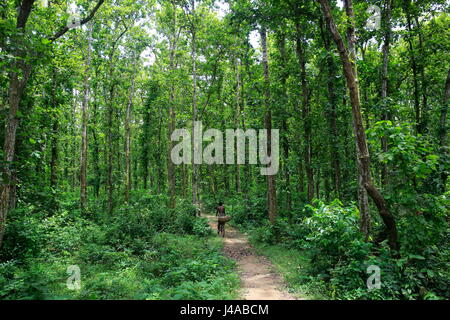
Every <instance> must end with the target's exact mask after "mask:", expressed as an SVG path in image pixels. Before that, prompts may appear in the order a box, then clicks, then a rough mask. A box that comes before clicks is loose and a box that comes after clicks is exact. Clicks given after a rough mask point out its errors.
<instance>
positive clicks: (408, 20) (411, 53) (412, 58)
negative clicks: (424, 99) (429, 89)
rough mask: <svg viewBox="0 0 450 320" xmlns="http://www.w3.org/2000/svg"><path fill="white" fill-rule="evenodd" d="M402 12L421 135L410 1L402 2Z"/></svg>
mask: <svg viewBox="0 0 450 320" xmlns="http://www.w3.org/2000/svg"><path fill="white" fill-rule="evenodd" d="M404 10H405V13H406V27H407V31H408V34H407V36H406V40H407V42H408V45H409V58H410V63H411V68H412V71H413V84H414V111H415V117H416V119H415V120H416V132H417V133H422V127H421V122H422V116H421V110H420V101H419V81H418V70H417V69H418V67H417V61H416V54H415V52H414V46H413V43H412V33H413V30H412V23H411V14H410V0H404Z"/></svg>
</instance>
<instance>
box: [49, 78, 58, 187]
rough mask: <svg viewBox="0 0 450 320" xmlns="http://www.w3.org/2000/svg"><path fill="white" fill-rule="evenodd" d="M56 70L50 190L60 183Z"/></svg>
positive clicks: (53, 89)
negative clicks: (58, 172)
mask: <svg viewBox="0 0 450 320" xmlns="http://www.w3.org/2000/svg"><path fill="white" fill-rule="evenodd" d="M56 77H57V76H56V70H55V69H53V79H52V82H53V83H52V89H51V90H52V91H51V104H52V105H51V108H52V109H53V110H55V112H54V113H53V115H52V136H51V158H50V188H52V189H53V190H55V189H56V185H57V183H58V174H57V171H58V116H57V112H56V110H57V107H56V87H57V79H56Z"/></svg>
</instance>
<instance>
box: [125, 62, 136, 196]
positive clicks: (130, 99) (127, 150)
mask: <svg viewBox="0 0 450 320" xmlns="http://www.w3.org/2000/svg"><path fill="white" fill-rule="evenodd" d="M136 60H137V59H136V58H133V75H132V76H131V87H130V93H129V96H128V104H127V111H126V116H125V201H126V202H129V201H130V191H131V183H132V182H131V126H130V122H131V108H132V107H133V96H134V81H135V77H136Z"/></svg>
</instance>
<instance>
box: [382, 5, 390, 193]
mask: <svg viewBox="0 0 450 320" xmlns="http://www.w3.org/2000/svg"><path fill="white" fill-rule="evenodd" d="M384 11H385V13H384V16H385V17H384V20H383V21H384V29H385V30H384V42H383V49H382V52H383V66H382V69H381V103H382V105H383V114H382V117H381V119H382V120H384V121H386V120H389V118H390V117H389V104H388V101H387V96H388V85H389V83H388V80H389V79H388V75H389V74H388V66H389V48H390V42H391V11H392V0H385V9H384ZM381 148H382V150H383V152H387V151H388V144H387V137H386V136H384V137H382V138H381ZM388 176H389V175H388V166H387V163H384V164H383V168H382V170H381V181H382V183H383V185H387V183H388Z"/></svg>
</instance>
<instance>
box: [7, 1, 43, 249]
mask: <svg viewBox="0 0 450 320" xmlns="http://www.w3.org/2000/svg"><path fill="white" fill-rule="evenodd" d="M34 1H35V0H23V1H22V3H21V6H20V9H19V14H18V16H17V25H16V28H17V29H18V31H19V32H20V31H21V32H24V31H25V25H26V23H27V20H28V17H29V16H30V13H31V8H32V6H33V3H34ZM18 42H19V43H18V45H17V46H16V48H17V49H15V51H14V52H13V55H14V56H15V57H17V58H16V60H15V62H13V66H12V67H13V68H12V71H11V73H10V76H9V79H10V80H9V114H8V118H7V122H6V132H5V141H4V149H3V155H4V162H5V165H4V168H3V172H2V177H1V186H0V248H1V246H2V242H3V236H4V234H5V226H6V217H7V215H8V212H9V210H10V204H11V201H10V200H11V198H15V195H13V193H15V187H14V186H15V182H14V180H15V179H14V176H15V174H14V171H15V169H14V165H13V161H14V158H15V148H16V132H17V127H18V125H19V119H18V117H17V112H18V110H19V107H20V102H21V100H22V95H23V92H24V89H25V86H26V84H27V82H28V79H29V77H30V73H31V65H30V64H28V63H27V62H26V61H25V59H24V57H25V56H26V52H24V51H23V50H22V49H20V48H21V45H20V44H21V42H22V39H18Z"/></svg>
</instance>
